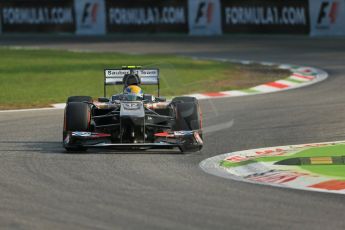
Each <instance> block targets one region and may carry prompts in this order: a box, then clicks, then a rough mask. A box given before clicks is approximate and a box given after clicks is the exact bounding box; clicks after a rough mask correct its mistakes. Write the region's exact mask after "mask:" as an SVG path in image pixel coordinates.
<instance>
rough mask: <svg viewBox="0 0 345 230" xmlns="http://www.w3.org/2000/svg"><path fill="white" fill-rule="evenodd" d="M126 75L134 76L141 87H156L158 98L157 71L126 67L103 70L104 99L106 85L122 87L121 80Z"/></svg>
mask: <svg viewBox="0 0 345 230" xmlns="http://www.w3.org/2000/svg"><path fill="white" fill-rule="evenodd" d="M127 74H136V75H138V77H139V78H140V81H141V84H142V85H157V86H158V87H157V88H158V96H159V69H155V68H152V69H142V68H141V67H137V66H128V67H127V66H126V67H123V68H122V69H105V70H104V97H106V86H107V85H123V84H124V82H123V78H124V76H125V75H127Z"/></svg>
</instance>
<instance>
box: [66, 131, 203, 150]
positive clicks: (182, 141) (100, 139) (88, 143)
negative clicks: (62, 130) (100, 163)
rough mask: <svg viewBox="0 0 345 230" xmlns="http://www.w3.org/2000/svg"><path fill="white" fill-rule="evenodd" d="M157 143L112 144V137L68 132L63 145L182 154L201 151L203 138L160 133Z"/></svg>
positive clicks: (183, 133) (195, 133)
mask: <svg viewBox="0 0 345 230" xmlns="http://www.w3.org/2000/svg"><path fill="white" fill-rule="evenodd" d="M156 137H157V139H156V141H155V142H153V143H152V142H150V143H112V142H111V135H110V134H107V133H94V132H68V133H67V135H66V138H65V139H64V140H63V145H64V147H66V148H69V147H82V148H107V149H128V150H140V149H172V148H176V147H177V148H179V149H180V150H181V151H182V152H195V151H199V150H200V149H201V148H202V146H203V141H202V138H201V137H200V135H199V132H198V131H178V132H172V133H159V134H157V135H156Z"/></svg>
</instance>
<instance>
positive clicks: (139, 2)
mask: <svg viewBox="0 0 345 230" xmlns="http://www.w3.org/2000/svg"><path fill="white" fill-rule="evenodd" d="M0 32H2V33H4V34H6V33H72V34H73V33H75V34H86V35H104V34H116V33H180V34H190V35H221V34H232V33H246V34H247V33H265V34H267V33H272V34H306V35H308V34H310V35H312V36H323V35H330V36H333V35H345V0H251V1H244V0H164V1H163V0H131V1H127V0H8V1H6V2H5V1H2V2H0Z"/></svg>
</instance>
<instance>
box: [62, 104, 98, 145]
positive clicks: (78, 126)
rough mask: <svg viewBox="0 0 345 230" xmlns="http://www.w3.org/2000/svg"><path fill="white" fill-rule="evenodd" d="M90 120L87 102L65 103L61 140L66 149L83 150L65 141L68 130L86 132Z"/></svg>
mask: <svg viewBox="0 0 345 230" xmlns="http://www.w3.org/2000/svg"><path fill="white" fill-rule="evenodd" d="M90 121H91V109H90V106H89V105H88V104H87V103H83V102H70V103H67V105H66V108H65V117H64V130H63V141H64V147H65V149H66V150H67V151H85V150H86V148H84V147H82V146H80V145H77V144H73V143H71V144H69V143H65V140H66V138H67V133H68V132H73V131H80V132H88V131H90Z"/></svg>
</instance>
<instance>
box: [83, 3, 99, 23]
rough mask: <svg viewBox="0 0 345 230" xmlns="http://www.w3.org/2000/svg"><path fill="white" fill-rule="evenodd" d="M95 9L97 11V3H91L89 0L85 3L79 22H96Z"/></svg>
mask: <svg viewBox="0 0 345 230" xmlns="http://www.w3.org/2000/svg"><path fill="white" fill-rule="evenodd" d="M97 11H98V3H93V4H92V3H90V2H87V3H85V5H84V10H83V14H82V19H81V23H82V24H83V25H85V24H91V23H96V22H97Z"/></svg>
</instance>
